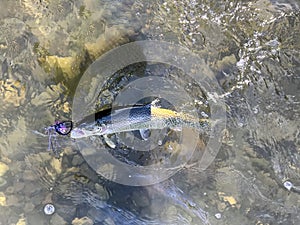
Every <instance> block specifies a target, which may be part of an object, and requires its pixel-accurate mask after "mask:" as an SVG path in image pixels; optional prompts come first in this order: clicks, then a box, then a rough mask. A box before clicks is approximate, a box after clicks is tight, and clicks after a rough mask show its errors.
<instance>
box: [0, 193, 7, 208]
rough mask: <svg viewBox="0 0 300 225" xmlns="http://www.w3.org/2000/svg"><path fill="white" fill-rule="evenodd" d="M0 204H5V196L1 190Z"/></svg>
mask: <svg viewBox="0 0 300 225" xmlns="http://www.w3.org/2000/svg"><path fill="white" fill-rule="evenodd" d="M0 205H1V206H6V197H5V195H4V193H3V192H0Z"/></svg>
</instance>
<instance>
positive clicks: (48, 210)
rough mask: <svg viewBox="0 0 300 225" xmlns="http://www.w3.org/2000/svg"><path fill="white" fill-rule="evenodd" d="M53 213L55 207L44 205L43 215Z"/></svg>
mask: <svg viewBox="0 0 300 225" xmlns="http://www.w3.org/2000/svg"><path fill="white" fill-rule="evenodd" d="M54 212H55V207H54V205H52V204H50V203H49V204H46V205H45V206H44V213H45V214H46V215H52V214H53V213H54Z"/></svg>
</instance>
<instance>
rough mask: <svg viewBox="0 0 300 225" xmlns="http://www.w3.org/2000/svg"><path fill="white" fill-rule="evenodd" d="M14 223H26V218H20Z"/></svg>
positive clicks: (24, 224)
mask: <svg viewBox="0 0 300 225" xmlns="http://www.w3.org/2000/svg"><path fill="white" fill-rule="evenodd" d="M16 225H26V220H25V218H20V219H19V220H18V222H17V224H16Z"/></svg>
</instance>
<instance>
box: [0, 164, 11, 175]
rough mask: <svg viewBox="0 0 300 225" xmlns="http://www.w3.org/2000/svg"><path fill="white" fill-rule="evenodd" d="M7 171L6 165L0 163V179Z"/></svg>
mask: <svg viewBox="0 0 300 225" xmlns="http://www.w3.org/2000/svg"><path fill="white" fill-rule="evenodd" d="M8 170H9V167H8V165H6V164H5V163H3V162H0V177H2V176H3V175H4V174H5V173H6V172H7V171H8Z"/></svg>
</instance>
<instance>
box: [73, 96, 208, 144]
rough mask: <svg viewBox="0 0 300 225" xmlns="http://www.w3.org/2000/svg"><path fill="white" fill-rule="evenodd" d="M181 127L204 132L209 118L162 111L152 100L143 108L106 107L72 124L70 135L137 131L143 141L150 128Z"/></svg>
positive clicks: (138, 106) (82, 136)
mask: <svg viewBox="0 0 300 225" xmlns="http://www.w3.org/2000/svg"><path fill="white" fill-rule="evenodd" d="M182 127H190V128H195V129H196V130H198V131H204V129H205V128H207V127H209V119H207V118H197V117H194V116H192V115H189V114H186V113H181V112H177V111H174V110H171V109H167V108H162V107H160V106H157V104H156V101H153V102H151V103H148V104H144V105H134V106H124V107H116V108H109V109H105V110H101V111H98V112H96V113H94V114H90V115H88V116H87V117H85V118H83V119H82V120H81V121H79V122H78V123H76V126H75V128H74V129H73V130H72V131H71V135H70V136H71V138H74V139H78V138H84V137H90V136H96V135H102V136H103V135H108V134H115V133H121V132H128V131H135V130H138V131H140V134H141V136H142V137H143V138H145V139H147V138H148V136H149V132H148V131H149V130H151V129H164V128H170V129H174V130H181V129H182Z"/></svg>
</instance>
